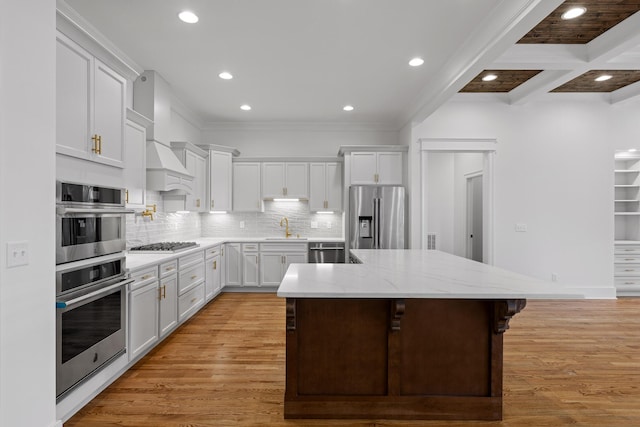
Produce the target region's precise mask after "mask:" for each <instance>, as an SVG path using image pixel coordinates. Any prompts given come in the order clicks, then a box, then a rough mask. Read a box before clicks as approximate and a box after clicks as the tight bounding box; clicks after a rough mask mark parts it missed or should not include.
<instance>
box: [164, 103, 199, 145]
mask: <svg viewBox="0 0 640 427" xmlns="http://www.w3.org/2000/svg"><path fill="white" fill-rule="evenodd" d="M171 141H186V142H190V143H192V144H196V145H197V144H202V131H201V130H200V129H199V128H198V126H197V125H195V124H194V123H193V120H192V119H190V118H189V117H188V116H186V115H185V114H184V113H180V112H178V111H176V110H174V109H173V108H172V109H171Z"/></svg>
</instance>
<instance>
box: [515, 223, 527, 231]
mask: <svg viewBox="0 0 640 427" xmlns="http://www.w3.org/2000/svg"><path fill="white" fill-rule="evenodd" d="M516 231H517V232H520V233H525V232H526V231H527V224H523V223H520V222H519V223H516Z"/></svg>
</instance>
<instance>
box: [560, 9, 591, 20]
mask: <svg viewBox="0 0 640 427" xmlns="http://www.w3.org/2000/svg"><path fill="white" fill-rule="evenodd" d="M586 11H587V8H586V7H582V6H580V7H572V8H571V9H569V10H567V11H566V12H565V13H563V14H562V16H561V18H562V19H574V18H577V17H578V16H582V15H584V13H585V12H586Z"/></svg>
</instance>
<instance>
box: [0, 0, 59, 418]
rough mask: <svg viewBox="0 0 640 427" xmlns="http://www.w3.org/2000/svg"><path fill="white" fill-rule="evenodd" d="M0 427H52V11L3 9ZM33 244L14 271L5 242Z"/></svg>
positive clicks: (11, 3) (3, 0)
mask: <svg viewBox="0 0 640 427" xmlns="http://www.w3.org/2000/svg"><path fill="white" fill-rule="evenodd" d="M0 10H1V11H2V13H0V58H2V59H1V60H0V191H1V197H0V425H1V426H7V427H9V426H11V427H48V426H53V425H54V424H55V415H56V414H55V321H54V319H55V311H54V310H55V306H54V301H55V287H54V285H53V280H54V276H55V256H54V247H55V239H54V237H55V234H54V230H55V216H54V215H53V213H54V211H55V134H56V132H55V69H56V66H55V2H54V1H53V0H30V1H24V0H0ZM12 241H27V242H29V264H28V265H26V266H20V267H13V268H8V267H7V264H6V260H7V252H6V248H7V242H12Z"/></svg>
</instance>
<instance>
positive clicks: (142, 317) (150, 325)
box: [129, 281, 159, 360]
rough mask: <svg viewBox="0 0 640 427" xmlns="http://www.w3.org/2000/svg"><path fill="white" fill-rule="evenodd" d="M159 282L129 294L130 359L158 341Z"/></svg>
mask: <svg viewBox="0 0 640 427" xmlns="http://www.w3.org/2000/svg"><path fill="white" fill-rule="evenodd" d="M158 339H159V338H158V282H157V281H154V282H153V283H150V284H148V285H146V286H144V287H142V288H140V289H136V290H134V291H132V292H131V293H130V294H129V353H130V354H129V360H133V359H135V358H136V357H137V356H139V355H140V354H142V353H143V352H144V351H145V350H147V349H148V348H150V347H151V346H152V345H153V344H154V343H155V342H156V341H158Z"/></svg>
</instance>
